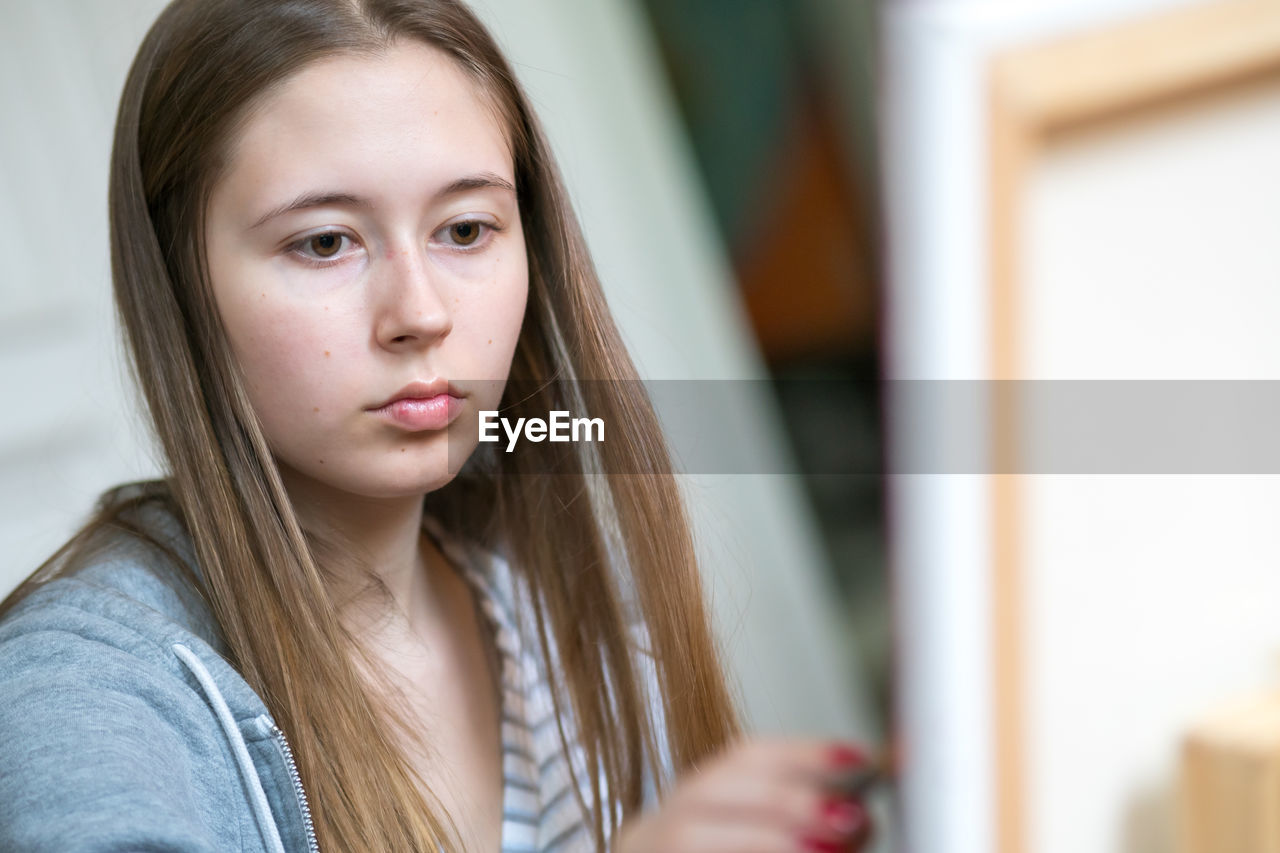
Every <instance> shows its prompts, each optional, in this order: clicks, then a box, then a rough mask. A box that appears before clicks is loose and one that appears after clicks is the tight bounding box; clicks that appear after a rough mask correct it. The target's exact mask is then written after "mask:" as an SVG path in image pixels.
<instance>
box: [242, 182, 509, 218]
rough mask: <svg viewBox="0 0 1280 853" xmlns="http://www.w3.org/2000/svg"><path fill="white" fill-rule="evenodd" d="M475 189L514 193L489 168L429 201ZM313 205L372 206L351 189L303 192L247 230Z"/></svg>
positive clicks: (447, 186) (453, 185) (443, 190)
mask: <svg viewBox="0 0 1280 853" xmlns="http://www.w3.org/2000/svg"><path fill="white" fill-rule="evenodd" d="M478 189H500V190H506V191H508V192H510V193H513V194H514V193H515V191H516V188H515V187H514V186H512V185H511V182H510V181H508V180H506V179H505V178H502V177H499V176H498V175H495V174H494V173H493V172H479V173H477V174H474V175H466V176H465V177H461V178H458V179H456V180H454V181H450V182H449V183H448V184H446V185H445V186H443V187H441V188H440V189H439V190H438V191H437V192H436V194H435V196H434V197H433V199H432V200H433V201H438V200H440V199H442V198H444V197H445V196H450V195H455V194H456V193H460V192H467V191H469V190H478ZM313 207H358V208H362V209H365V210H371V209H372V208H373V202H372V201H370V200H369V199H367V198H364V197H362V196H357V195H352V194H351V193H342V192H306V193H303V194H302V195H300V196H298V197H297V198H295V199H294V200H293V201H291V202H288V203H286V204H282V205H280V206H279V207H275V208H272V209H271V210H269V211H267V212H266V213H265V214H263V215H262V216H261V217H260V218H259V219H258V221H257V222H255V223H253V224H252V225H250V226H249V230H250V231H253V230H254V229H256V228H260V227H261V226H263V225H265V224H266V223H267V222H270V221H271V220H272V219H275V218H276V217H277V216H283V215H284V214H286V213H293V212H294V211H297V210H307V209H309V208H313Z"/></svg>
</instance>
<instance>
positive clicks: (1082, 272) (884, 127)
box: [0, 0, 1280, 853]
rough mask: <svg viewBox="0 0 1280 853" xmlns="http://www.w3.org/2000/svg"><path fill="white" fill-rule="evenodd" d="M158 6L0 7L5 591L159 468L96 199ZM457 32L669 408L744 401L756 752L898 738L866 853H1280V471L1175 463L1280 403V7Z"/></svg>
mask: <svg viewBox="0 0 1280 853" xmlns="http://www.w3.org/2000/svg"><path fill="white" fill-rule="evenodd" d="M162 5H163V4H162V3H160V2H158V0H112V2H110V3H107V2H105V0H59V1H58V2H54V1H53V0H47V2H41V3H38V4H37V3H29V2H22V0H0V11H3V12H4V14H3V16H2V18H0V19H2V20H3V21H4V23H3V24H2V25H0V109H2V110H3V115H4V116H5V120H4V124H3V128H4V129H3V132H2V133H0V154H2V155H3V161H4V163H5V164H6V166H5V168H4V169H3V170H2V171H0V230H3V233H4V234H6V235H7V236H9V238H10V243H9V251H8V252H7V253H6V262H5V264H4V265H3V267H2V268H0V387H2V388H4V389H5V391H6V393H7V397H8V401H9V402H8V403H7V405H6V409H5V414H4V416H3V418H0V479H2V481H3V484H4V489H3V490H0V502H3V506H2V507H0V508H2V509H3V510H4V511H3V512H0V539H2V540H3V541H4V543H5V549H6V554H7V556H8V559H7V560H6V562H5V564H4V565H3V566H2V567H0V587H3V588H5V589H7V588H8V587H9V586H12V585H13V584H15V583H16V582H17V581H18V580H19V579H20V578H21V577H23V576H24V575H25V574H27V573H28V572H29V571H30V570H31V569H32V568H34V567H35V565H36V564H38V563H39V562H40V560H41V559H43V557H44V556H46V555H47V554H48V553H49V552H50V551H52V549H53V548H54V547H56V545H57V544H58V543H59V542H60V541H61V540H62V538H64V537H65V536H66V535H67V533H69V532H70V531H71V529H72V528H73V526H74V524H75V523H76V522H77V521H78V520H79V519H81V518H83V516H84V515H85V513H86V512H87V510H88V508H89V506H90V504H91V502H92V499H93V497H94V496H96V495H97V493H98V492H100V491H101V490H102V489H104V488H106V487H107V486H109V485H111V484H112V483H114V482H118V481H120V480H123V479H128V478H133V477H140V476H150V475H151V474H152V473H153V472H154V471H157V470H158V468H157V463H156V462H155V460H154V458H153V457H152V454H151V451H150V449H149V445H148V442H147V439H146V435H145V430H144V429H143V428H142V427H141V426H140V424H141V421H140V420H139V419H138V418H137V417H136V415H135V414H134V413H133V401H132V398H131V392H130V391H129V389H128V385H127V383H126V382H125V381H124V379H123V376H124V373H123V370H122V368H121V364H120V360H119V356H118V354H117V352H116V348H115V343H114V340H115V334H116V333H115V329H114V324H113V321H112V319H111V308H110V298H109V270H108V262H107V248H106V231H105V223H106V217H105V199H106V161H107V155H108V151H109V145H110V131H111V123H112V118H113V114H114V109H115V103H116V98H117V97H118V93H119V88H120V85H121V81H122V80H123V76H124V72H125V69H126V68H127V66H128V63H129V61H130V59H131V57H132V53H133V51H134V50H135V49H136V46H137V44H138V41H139V40H140V38H141V36H142V34H143V32H144V31H145V29H146V27H147V26H148V25H149V23H150V22H151V20H153V19H154V17H155V15H156V13H157V12H158V11H159V9H160V8H161V6H162ZM473 5H474V7H475V8H476V9H477V11H478V12H479V13H480V14H481V15H482V17H483V18H484V19H485V21H486V22H487V23H488V24H489V25H490V26H491V27H492V29H493V31H494V32H495V34H496V35H497V37H498V38H499V41H500V42H501V44H502V45H503V47H504V49H506V51H507V52H508V54H509V56H510V57H511V58H512V60H513V62H514V64H515V67H516V69H517V73H518V75H519V76H520V78H521V81H522V82H523V84H524V85H525V87H526V89H527V90H528V91H529V93H530V95H531V97H532V99H533V102H534V104H535V107H536V109H537V110H538V112H539V115H540V116H541V117H542V119H543V121H544V123H545V124H546V127H547V129H548V132H549V135H550V137H551V139H552V142H553V145H554V147H555V149H556V152H557V155H558V157H559V160H560V164H561V166H562V168H563V170H564V173H565V176H566V180H567V181H568V183H569V186H570V190H571V192H572V195H573V199H574V204H575V207H576V209H577V212H578V215H579V218H580V220H581V222H582V224H583V227H584V229H585V231H586V234H587V238H588V242H589V244H590V246H591V249H592V252H593V256H594V258H595V261H596V264H597V267H598V269H599V271H600V273H601V277H602V280H603V281H604V283H605V287H606V289H607V291H608V295H609V299H610V304H611V306H612V307H613V310H614V312H615V315H616V317H617V318H618V321H619V323H620V325H621V327H622V330H623V333H624V336H625V338H626V339H627V341H628V344H629V346H630V347H631V350H632V354H633V355H634V357H635V359H636V361H637V363H638V364H639V366H640V368H641V373H642V375H643V376H644V377H645V378H646V379H648V380H653V381H655V382H663V381H667V380H704V381H707V380H710V381H720V382H741V381H744V380H750V382H746V383H744V386H743V387H748V388H750V389H751V391H750V392H749V393H748V394H747V397H748V398H749V399H748V405H749V407H750V411H749V414H748V417H746V418H743V419H740V420H739V422H738V423H736V424H734V427H733V429H726V430H725V431H724V440H725V441H726V442H731V443H735V444H736V445H738V447H739V449H741V450H742V451H743V452H745V453H747V454H749V455H750V456H751V457H752V458H753V459H756V460H758V462H757V463H756V464H753V465H751V466H747V467H744V468H743V470H742V471H741V472H740V473H724V472H720V473H697V472H694V473H690V474H686V475H682V482H683V484H684V486H685V487H686V494H687V495H688V496H689V499H690V505H691V509H692V512H693V515H694V518H695V521H696V523H697V525H698V533H699V541H700V548H701V549H702V556H703V559H704V565H705V571H706V574H707V581H708V588H709V592H710V596H711V598H710V604H711V607H712V610H713V613H714V616H715V619H716V627H717V630H718V632H719V636H720V639H721V640H722V642H723V644H724V646H725V649H726V651H727V653H728V659H729V663H730V666H731V668H732V673H731V674H732V676H733V679H734V681H735V683H736V684H737V686H738V687H739V691H740V695H741V698H742V701H743V706H744V710H745V711H746V713H747V716H748V720H747V722H748V724H749V726H750V727H751V728H752V729H753V730H755V731H759V732H789V733H808V734H829V735H837V736H847V737H853V738H857V739H860V740H865V741H868V742H870V743H872V744H893V745H894V746H895V747H896V755H897V758H898V761H899V771H900V772H899V778H898V779H897V781H896V784H895V785H893V786H891V788H890V789H889V790H886V791H884V792H882V793H881V794H879V795H877V797H876V798H875V801H874V808H875V810H876V815H877V820H878V822H879V824H880V828H881V831H880V833H879V835H878V838H877V847H876V848H875V849H878V850H890V849H896V850H908V851H913V853H1022V851H1028V853H1080V851H1088V853H1094V852H1095V851H1097V853H1174V851H1177V853H1210V851H1211V853H1280V829H1277V827H1280V794H1277V792H1278V791H1280V697H1278V694H1277V691H1278V690H1280V670H1278V669H1277V663H1278V662H1280V620H1277V619H1276V618H1275V615H1274V613H1275V609H1276V608H1275V603H1276V602H1277V601H1280V572H1277V571H1276V567H1277V565H1280V536H1278V535H1277V531H1278V530H1280V527H1278V526H1277V525H1276V524H1275V521H1274V519H1275V518H1276V517H1278V516H1280V481H1277V479H1276V477H1275V475H1276V474H1280V469H1277V468H1276V467H1275V466H1267V465H1263V464H1261V462H1259V464H1257V465H1251V463H1250V460H1251V459H1252V458H1254V457H1252V456H1250V447H1249V446H1248V445H1247V444H1245V443H1243V441H1244V440H1243V439H1241V438H1239V435H1237V439H1236V440H1235V442H1234V444H1235V445H1236V447H1235V449H1236V450H1237V451H1239V452H1237V453H1236V455H1235V456H1234V457H1233V459H1234V460H1235V461H1234V464H1224V463H1223V461H1222V457H1220V456H1215V455H1214V453H1213V452H1212V451H1213V450H1214V447H1212V446H1211V447H1210V448H1209V451H1210V452H1208V453H1207V455H1205V454H1204V451H1205V448H1204V447H1199V448H1195V447H1191V446H1189V445H1187V444H1178V443H1177V442H1176V441H1175V440H1174V439H1172V438H1170V435H1172V434H1173V433H1176V432H1177V430H1176V429H1174V427H1179V426H1181V427H1183V428H1184V430H1183V431H1184V432H1187V430H1186V429H1185V427H1186V424H1188V423H1193V424H1197V425H1199V424H1202V423H1203V424H1211V425H1213V424H1214V423H1215V422H1216V426H1213V429H1216V430H1219V431H1218V432H1214V433H1213V435H1214V436H1216V438H1215V439H1214V440H1213V441H1212V442H1208V444H1210V445H1219V446H1220V445H1223V444H1230V443H1232V442H1230V441H1229V440H1227V439H1223V438H1222V436H1223V435H1230V434H1233V433H1232V430H1233V429H1234V425H1233V422H1230V421H1229V420H1228V421H1227V422H1226V423H1225V426H1224V424H1223V423H1222V421H1223V418H1224V417H1225V415H1224V413H1223V411H1222V409H1221V399H1220V397H1215V396H1214V394H1216V393H1218V392H1219V391H1221V389H1222V388H1223V387H1228V388H1232V389H1237V391H1236V392H1237V393H1240V394H1242V395H1243V396H1242V397H1241V398H1240V399H1241V400H1243V401H1244V405H1242V406H1241V407H1240V410H1241V411H1248V410H1249V408H1250V405H1249V404H1250V403H1251V401H1253V400H1254V398H1253V397H1251V396H1250V395H1251V394H1253V393H1254V392H1255V391H1256V390H1257V389H1259V388H1262V389H1265V388H1267V387H1269V386H1268V385H1267V383H1271V382H1273V381H1274V380H1275V379H1277V378H1280V345H1278V344H1277V340H1280V338H1277V336H1276V335H1275V333H1274V328H1275V326H1274V323H1273V320H1274V319H1275V318H1278V317H1280V250H1278V249H1277V246H1280V242H1278V241H1277V240H1276V237H1275V235H1276V227H1277V224H1278V223H1280V201H1277V200H1280V157H1278V156H1277V152H1280V0H1207V2H1206V0H1035V2H1012V0H888V2H881V3H873V2H869V0H868V2H862V0H785V1H784V0H694V2H682V3H676V2H674V0H592V2H589V3H587V2H583V1H582V0H540V2H536V3H532V2H527V0H526V1H525V2H521V1H520V0H476V2H475V3H474V4H473ZM762 380H764V381H762ZM1119 380H1123V381H1125V382H1127V383H1134V384H1129V385H1124V386H1117V385H1115V383H1116V382H1117V381H1119ZM1244 381H1250V382H1254V383H1261V385H1248V386H1241V385H1239V384H1231V383H1240V382H1244ZM1196 383H1199V384H1196ZM1118 387H1119V388H1120V393H1122V394H1123V396H1124V397H1125V398H1126V399H1129V400H1133V399H1145V398H1144V397H1143V394H1144V393H1146V392H1147V391H1148V390H1150V389H1152V388H1158V389H1160V393H1161V394H1163V395H1166V398H1168V399H1173V400H1174V401H1175V402H1176V403H1177V407H1176V408H1175V409H1174V410H1171V413H1170V414H1168V417H1167V419H1166V420H1165V421H1163V422H1160V421H1158V420H1154V415H1153V414H1151V413H1148V418H1149V420H1148V422H1145V423H1144V424H1143V425H1142V429H1138V430H1137V431H1136V432H1134V430H1135V429H1136V427H1135V426H1134V425H1133V424H1129V425H1127V427H1128V429H1129V432H1130V434H1133V435H1136V436H1137V439H1138V441H1137V443H1136V444H1135V447H1137V448H1138V449H1139V450H1142V451H1143V454H1142V460H1143V462H1142V464H1124V463H1126V462H1128V461H1131V460H1128V459H1124V458H1122V459H1119V460H1117V457H1116V456H1115V454H1114V452H1112V453H1111V455H1110V456H1109V455H1108V451H1114V450H1115V448H1116V446H1117V445H1116V444H1115V442H1114V436H1113V435H1112V434H1111V432H1109V431H1108V429H1107V428H1106V426H1105V424H1106V422H1107V417H1108V416H1109V415H1110V416H1114V414H1115V413H1114V412H1109V411H1108V410H1107V405H1108V404H1107V403H1106V399H1107V398H1106V394H1107V393H1111V394H1114V393H1117V392H1116V388H1118ZM1062 388H1069V389H1070V390H1071V394H1073V395H1075V396H1072V397H1070V398H1069V400H1070V402H1071V405H1066V404H1064V402H1063V401H1064V400H1067V399H1068V398H1066V397H1063V396H1062V395H1061V393H1060V390H1059V389H1062ZM1206 389H1208V390H1206ZM1240 389H1243V390H1240ZM1258 393H1262V392H1261V391H1259V392H1258ZM1033 400H1034V402H1032V401H1033ZM1253 409H1254V410H1253V414H1252V418H1253V426H1254V430H1253V432H1252V433H1250V434H1251V435H1254V436H1259V435H1260V436H1262V437H1263V438H1261V439H1257V438H1255V439H1251V440H1254V441H1257V442H1259V443H1258V444H1256V445H1254V449H1256V450H1257V451H1258V453H1259V456H1258V457H1257V458H1259V459H1261V451H1262V450H1264V449H1265V448H1264V447H1263V446H1262V444H1263V443H1265V441H1266V438H1267V437H1269V436H1270V435H1273V434H1274V430H1272V429H1271V428H1270V427H1271V426H1276V427H1280V418H1277V419H1275V420H1274V421H1272V420H1266V419H1265V417H1269V415H1266V411H1269V410H1265V411H1264V409H1263V408H1260V407H1257V406H1255V407H1253ZM1129 411H1130V414H1133V413H1134V412H1136V413H1137V414H1138V416H1141V415H1142V411H1141V407H1140V406H1138V407H1137V408H1135V407H1133V406H1130V409H1129ZM1050 413H1051V414H1050ZM659 414H660V415H661V416H663V417H664V418H665V417H668V416H669V415H671V414H672V413H669V412H664V411H662V410H661V407H660V411H659ZM1090 418H1092V419H1094V421H1100V422H1103V423H1104V427H1103V428H1102V429H1100V430H1098V431H1095V432H1094V433H1091V436H1092V438H1091V439H1090V440H1089V441H1090V442H1092V444H1090V443H1088V442H1086V443H1084V444H1083V445H1081V444H1080V438H1079V436H1078V435H1075V436H1074V440H1075V441H1076V442H1077V444H1076V445H1073V447H1075V449H1076V450H1081V449H1083V451H1084V452H1083V453H1078V454H1077V455H1075V456H1071V455H1070V454H1065V453H1064V452H1063V445H1062V442H1063V441H1064V440H1065V439H1064V435H1068V434H1069V432H1070V430H1071V429H1072V428H1074V427H1076V426H1078V425H1079V424H1080V423H1083V422H1085V421H1087V420H1089V419H1090ZM1109 426H1111V427H1114V426H1116V425H1115V424H1110V425H1109ZM1121 426H1125V425H1121ZM1197 429H1198V427H1197ZM1064 430H1066V432H1064ZM1190 432H1191V433H1192V435H1191V438H1194V437H1195V434H1196V433H1197V430H1196V429H1193V430H1190ZM1202 437H1203V436H1202ZM1203 443H1205V442H1202V444H1203ZM1197 452H1199V453H1201V455H1200V456H1197V457H1196V458H1197V459H1198V460H1199V462H1197V464H1196V465H1189V464H1188V463H1187V460H1188V459H1189V458H1190V456H1191V455H1193V454H1194V453H1197ZM1033 460H1039V461H1038V462H1036V461H1033ZM1046 460H1047V461H1046ZM1100 460H1105V461H1100ZM1205 460H1208V461H1205ZM1117 462H1119V463H1120V464H1117ZM767 471H785V472H789V473H764V472H767Z"/></svg>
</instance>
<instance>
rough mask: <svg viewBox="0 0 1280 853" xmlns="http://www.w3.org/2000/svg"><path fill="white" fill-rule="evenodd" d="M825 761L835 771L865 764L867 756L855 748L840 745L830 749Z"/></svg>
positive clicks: (843, 744)
mask: <svg viewBox="0 0 1280 853" xmlns="http://www.w3.org/2000/svg"><path fill="white" fill-rule="evenodd" d="M827 759H828V760H829V761H830V762H831V766H832V767H835V768H836V769H837V770H842V769H844V768H846V767H857V766H859V765H862V764H866V763H867V754H866V753H865V752H863V751H862V750H860V749H858V748H857V747H856V746H850V745H849V744H845V743H840V744H836V745H835V746H833V747H831V749H830V750H829V751H828V752H827Z"/></svg>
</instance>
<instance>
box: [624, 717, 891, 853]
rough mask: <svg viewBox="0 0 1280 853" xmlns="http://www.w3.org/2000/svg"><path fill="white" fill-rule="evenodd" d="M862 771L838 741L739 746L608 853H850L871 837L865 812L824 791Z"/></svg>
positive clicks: (688, 781)
mask: <svg viewBox="0 0 1280 853" xmlns="http://www.w3.org/2000/svg"><path fill="white" fill-rule="evenodd" d="M865 763H866V757H865V753H864V752H863V751H862V750H861V749H859V748H858V747H857V746H855V745H854V744H851V743H845V742H840V741H836V742H833V741H828V740H808V739H797V738H778V737H765V738H761V737H756V738H750V739H745V740H741V741H738V742H736V743H734V744H732V745H730V746H728V747H726V748H725V749H724V750H722V751H721V752H719V753H717V754H716V755H715V756H714V757H713V758H712V759H711V760H710V761H708V762H707V763H705V764H703V765H702V766H701V767H699V768H698V770H697V771H695V772H691V773H687V774H685V775H683V776H681V777H680V778H678V779H677V780H676V781H675V785H674V786H673V787H672V788H671V789H670V790H669V791H668V792H667V794H666V796H665V798H664V799H663V801H662V804H661V806H660V807H659V808H657V809H656V810H652V811H648V812H645V813H644V814H642V815H639V816H638V817H635V818H633V819H632V820H630V821H628V822H627V823H626V824H625V825H623V826H622V827H620V828H619V831H618V837H617V839H616V840H615V842H614V844H613V846H612V851H613V853H812V851H824V853H826V851H829V853H846V851H848V853H856V851H859V850H861V849H862V847H863V845H864V844H866V841H867V839H868V838H869V837H870V835H871V823H870V820H869V818H868V815H867V812H866V810H865V809H864V808H863V806H862V804H861V803H860V802H858V800H857V799H855V798H851V797H849V796H848V795H840V794H838V793H836V792H834V791H831V790H829V786H831V785H833V784H835V782H836V780H837V779H839V778H840V776H841V775H842V773H848V771H849V770H850V769H852V768H855V767H858V766H861V765H864V764H865Z"/></svg>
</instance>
